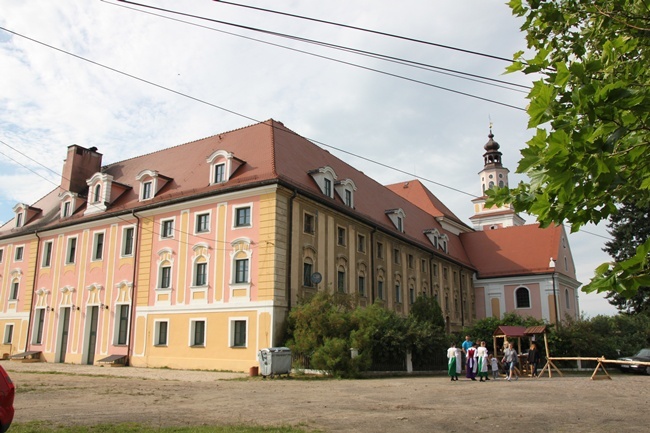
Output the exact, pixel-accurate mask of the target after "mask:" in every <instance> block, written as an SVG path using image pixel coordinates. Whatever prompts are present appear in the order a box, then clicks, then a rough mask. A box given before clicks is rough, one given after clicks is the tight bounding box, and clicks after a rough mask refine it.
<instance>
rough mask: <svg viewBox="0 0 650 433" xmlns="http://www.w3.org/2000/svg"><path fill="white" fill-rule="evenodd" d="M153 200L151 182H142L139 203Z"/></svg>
mask: <svg viewBox="0 0 650 433" xmlns="http://www.w3.org/2000/svg"><path fill="white" fill-rule="evenodd" d="M152 198H153V180H146V181H144V182H142V194H141V196H140V201H145V200H151V199H152Z"/></svg>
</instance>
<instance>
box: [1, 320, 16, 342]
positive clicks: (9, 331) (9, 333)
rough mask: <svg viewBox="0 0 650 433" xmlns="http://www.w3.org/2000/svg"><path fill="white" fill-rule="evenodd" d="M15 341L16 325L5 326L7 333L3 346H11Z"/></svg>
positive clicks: (4, 336)
mask: <svg viewBox="0 0 650 433" xmlns="http://www.w3.org/2000/svg"><path fill="white" fill-rule="evenodd" d="M13 341H14V324H13V323H6V324H5V333H4V335H3V336H2V344H11V343H13Z"/></svg>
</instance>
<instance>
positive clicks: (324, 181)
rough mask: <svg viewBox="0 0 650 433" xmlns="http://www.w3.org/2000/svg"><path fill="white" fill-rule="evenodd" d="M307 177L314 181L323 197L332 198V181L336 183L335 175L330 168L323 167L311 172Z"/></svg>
mask: <svg viewBox="0 0 650 433" xmlns="http://www.w3.org/2000/svg"><path fill="white" fill-rule="evenodd" d="M309 175H310V176H311V177H312V178H313V179H314V181H315V182H316V184H317V185H318V187H319V188H320V190H321V192H322V193H323V194H324V195H325V196H327V197H329V198H334V189H333V188H332V186H333V185H334V181H336V173H335V172H334V169H332V167H329V166H325V167H321V168H317V169H316V170H311V171H310V172H309Z"/></svg>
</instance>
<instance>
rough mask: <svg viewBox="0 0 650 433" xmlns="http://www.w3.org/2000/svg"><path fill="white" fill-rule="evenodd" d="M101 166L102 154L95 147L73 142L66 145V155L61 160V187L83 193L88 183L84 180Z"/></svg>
mask: <svg viewBox="0 0 650 433" xmlns="http://www.w3.org/2000/svg"><path fill="white" fill-rule="evenodd" d="M101 168H102V154H101V153H98V152H97V148H96V147H91V148H90V149H85V148H83V147H81V146H78V145H76V144H73V145H72V146H68V157H67V158H66V159H65V161H64V162H63V173H62V175H61V188H63V190H64V191H70V192H74V193H77V194H81V193H83V192H84V191H85V190H86V189H87V188H88V185H87V184H86V180H87V179H90V178H91V177H92V175H93V174H95V173H97V172H98V171H100V170H101Z"/></svg>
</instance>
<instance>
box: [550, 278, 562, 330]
mask: <svg viewBox="0 0 650 433" xmlns="http://www.w3.org/2000/svg"><path fill="white" fill-rule="evenodd" d="M552 278H553V298H554V299H553V300H554V301H555V302H553V306H554V307H555V324H556V325H557V327H558V329H559V328H561V327H562V321H561V320H560V316H558V308H557V302H558V301H557V291H556V280H557V272H553V277H552Z"/></svg>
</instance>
